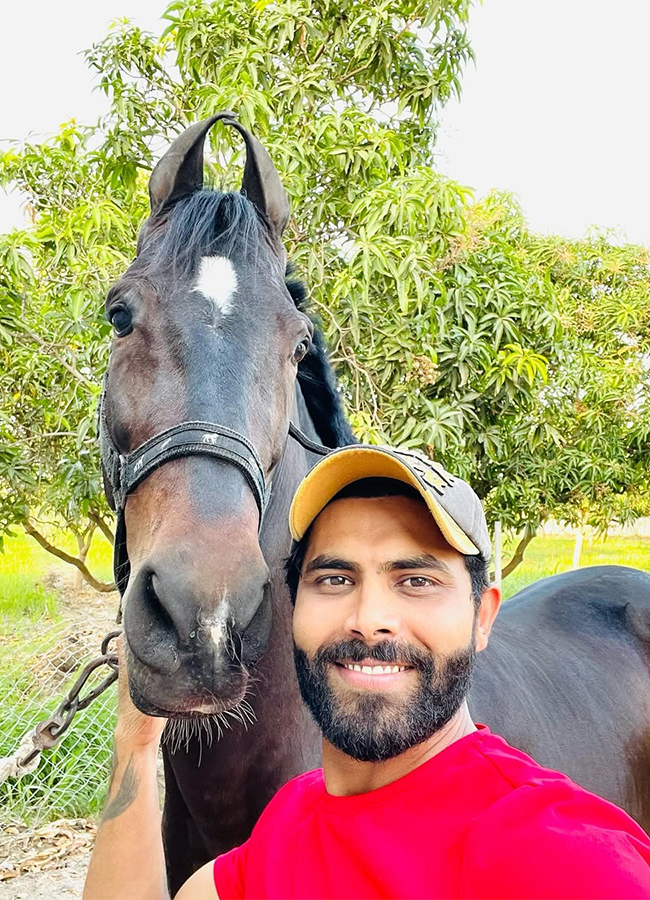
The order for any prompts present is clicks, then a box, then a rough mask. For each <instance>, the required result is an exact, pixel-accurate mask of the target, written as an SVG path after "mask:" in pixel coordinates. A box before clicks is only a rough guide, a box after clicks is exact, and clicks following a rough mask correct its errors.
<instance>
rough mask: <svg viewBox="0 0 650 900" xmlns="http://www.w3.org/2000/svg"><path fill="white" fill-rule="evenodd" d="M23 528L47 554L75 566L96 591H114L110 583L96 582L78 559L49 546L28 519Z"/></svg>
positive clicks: (46, 540) (52, 545)
mask: <svg viewBox="0 0 650 900" xmlns="http://www.w3.org/2000/svg"><path fill="white" fill-rule="evenodd" d="M21 524H22V526H23V528H24V529H25V531H26V532H27V534H29V535H30V536H31V537H33V538H34V540H35V541H36V542H37V543H38V544H40V545H41V547H42V548H43V550H47V552H48V553H51V554H52V556H56V558H57V559H61V560H63V562H65V563H68V564H69V565H71V566H75V567H76V568H77V569H78V570H79V571H80V572H81V575H82V577H83V579H84V581H86V582H87V583H88V584H89V585H90V586H91V587H93V588H95V590H96V591H101V592H102V593H109V592H110V591H114V590H116V588H115V585H114V584H113V583H112V582H110V583H107V582H104V581H98V580H97V579H96V578H95V576H94V575H93V574H92V572H90V571H89V570H88V567H87V566H86V564H85V563H84V562H82V561H81V560H80V559H77V557H76V556H71V555H70V554H69V553H66V552H65V550H60V549H59V548H58V547H55V546H54V544H51V543H50V542H49V541H48V539H47V538H46V537H45V536H44V535H42V534H41V533H40V532H39V531H37V530H36V528H34V526H33V525H32V523H31V522H30V521H29V519H25V520H24V521H23V522H22V523H21Z"/></svg>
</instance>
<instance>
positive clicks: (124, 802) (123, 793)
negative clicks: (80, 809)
mask: <svg viewBox="0 0 650 900" xmlns="http://www.w3.org/2000/svg"><path fill="white" fill-rule="evenodd" d="M139 787H140V779H139V778H138V776H137V775H136V774H135V772H134V769H133V759H129V761H128V763H127V764H126V769H125V770H124V775H122V782H121V784H120V786H119V788H118V789H117V791H116V793H115V796H114V797H113V799H112V800H110V801H109V802H108V804H107V805H106V809H105V810H104V812H103V814H102V822H108V821H109V820H110V819H115V818H117V816H121V815H122V813H123V812H124V811H125V810H126V809H128V808H129V806H130V805H131V804H132V803H133V801H134V800H135V795H136V794H137V793H138V788H139Z"/></svg>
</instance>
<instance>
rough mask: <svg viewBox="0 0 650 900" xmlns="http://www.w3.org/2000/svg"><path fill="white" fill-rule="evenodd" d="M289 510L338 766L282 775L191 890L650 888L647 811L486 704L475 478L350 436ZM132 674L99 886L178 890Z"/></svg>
mask: <svg viewBox="0 0 650 900" xmlns="http://www.w3.org/2000/svg"><path fill="white" fill-rule="evenodd" d="M290 519H291V521H290V525H291V532H292V535H293V537H294V546H293V549H292V553H291V556H290V557H289V559H288V561H287V583H288V585H289V589H290V593H291V597H292V600H293V602H294V604H295V612H294V641H295V662H296V672H297V675H298V683H299V686H300V691H301V693H302V697H303V699H304V701H305V703H306V704H307V706H308V707H309V709H310V711H311V713H312V715H313V716H314V718H315V720H316V722H317V723H318V725H319V727H320V729H321V731H322V734H323V767H322V770H318V771H315V772H308V773H307V774H305V775H301V776H299V777H298V778H295V779H294V780H293V781H291V782H289V783H288V784H287V785H285V786H284V787H283V788H282V789H281V790H280V791H279V792H278V793H277V794H276V796H275V797H274V798H273V800H272V801H271V802H270V804H269V805H268V807H267V808H266V810H265V811H264V813H263V814H262V816H261V818H260V820H259V822H258V823H257V825H256V827H255V829H254V831H253V834H252V835H251V837H250V838H249V840H248V841H247V842H246V843H245V844H244V845H243V846H241V847H239V848H237V849H235V850H233V851H231V852H230V853H227V854H225V855H223V856H220V857H218V858H217V859H216V860H215V861H214V863H210V864H208V865H207V866H204V867H203V868H202V869H200V870H199V871H198V872H196V873H195V874H194V875H193V876H192V877H191V878H190V879H189V880H188V881H187V882H186V884H185V885H184V886H183V887H182V888H181V890H180V891H179V892H178V894H177V898H178V900H201V898H206V900H208V898H210V900H214V898H215V897H221V898H222V900H226V898H343V897H348V898H380V897H382V898H383V897H386V898H389V897H390V898H392V897H394V898H398V897H403V898H414V897H421V898H440V900H443V898H463V900H469V898H474V900H478V898H483V900H487V898H493V900H497V898H499V900H506V898H512V900H515V898H516V900H523V898H539V900H551V898H554V900H560V898H562V900H572V898H576V900H577V898H582V900H584V898H592V900H596V898H602V900H605V898H607V900H614V898H619V900H623V898H625V900H630V898H642V897H643V898H648V897H650V841H649V840H648V838H647V836H646V835H645V833H644V832H643V831H642V830H641V828H639V826H638V825H636V824H635V823H634V822H633V821H632V820H631V819H630V818H629V817H628V816H627V815H626V814H625V813H624V812H623V811H622V810H620V809H618V808H617V807H616V806H613V805H612V804H611V803H608V802H607V801H605V800H602V799H600V798H598V797H596V796H594V795H593V794H590V793H588V792H587V791H584V790H583V789H582V788H580V787H578V786H577V785H576V784H574V783H573V782H572V781H571V780H570V779H569V778H567V777H566V776H564V775H561V774H560V773H558V772H553V771H551V770H549V769H545V768H543V767H541V766H539V765H538V764H537V763H536V762H534V761H533V760H532V759H531V758H530V757H528V756H526V755H525V754H524V753H521V752H520V751H518V750H515V749H514V748H512V747H510V746H509V745H508V744H507V743H506V742H505V741H504V740H503V739H502V738H500V737H498V736H497V735H494V734H492V733H491V732H490V731H489V729H488V728H486V727H484V726H482V725H478V726H477V725H475V724H474V723H473V722H472V719H471V717H470V713H469V710H468V707H467V702H466V696H467V691H468V687H469V684H470V678H471V674H472V668H473V662H474V658H475V655H476V653H478V652H480V651H481V650H483V649H484V648H485V646H486V645H487V642H488V638H489V635H490V629H491V627H492V623H493V622H494V619H495V617H496V615H497V612H498V608H499V602H500V594H499V590H498V588H497V587H495V586H494V585H490V584H489V580H488V563H489V558H490V542H489V537H488V531H487V525H486V521H485V516H484V514H483V509H482V507H481V503H480V501H479V499H478V497H477V496H476V494H475V493H474V492H473V491H472V489H471V488H470V487H469V485H468V484H466V483H465V482H464V481H462V480H461V479H460V478H457V477H455V476H452V475H450V474H449V473H448V472H446V471H445V470H444V469H443V468H442V467H441V466H439V465H436V464H434V463H432V462H431V461H430V460H428V459H427V458H426V457H424V456H421V455H420V454H417V453H412V452H407V451H398V450H394V449H391V448H387V447H386V448H383V447H382V448H379V447H370V446H355V447H347V448H343V449H341V450H338V451H335V452H333V453H332V454H330V455H329V456H328V457H327V458H325V459H324V460H323V461H322V462H320V463H319V464H318V465H317V466H316V467H315V468H314V469H313V470H312V471H311V472H310V474H309V475H308V476H307V477H306V478H305V479H304V481H303V482H302V484H301V485H300V487H299V488H298V491H297V493H296V496H295V498H294V501H293V505H292V508H291V515H290ZM122 668H123V667H122ZM120 677H121V697H120V711H119V713H118V725H117V729H116V754H117V769H116V772H115V776H114V779H113V783H112V786H111V789H110V793H109V804H113V805H114V806H115V804H116V802H117V807H118V810H117V814H112V815H111V817H110V818H109V819H108V820H107V821H105V822H104V823H103V824H102V825H101V827H100V829H99V832H98V835H97V843H96V847H95V851H94V854H93V857H92V860H91V865H90V869H89V873H88V878H87V881H86V889H85V893H84V897H86V898H88V900H104V898H118V900H123V898H127V897H128V898H131V900H135V898H166V897H168V894H167V889H166V886H165V870H164V860H163V851H162V842H161V837H160V815H159V812H158V798H157V788H156V751H157V748H158V742H159V738H160V733H161V730H162V725H161V722H160V720H158V719H156V720H154V719H150V718H148V717H147V716H145V715H143V714H141V713H139V712H138V711H137V710H135V708H134V707H133V706H132V704H131V703H130V701H129V699H128V692H127V690H126V686H125V676H124V674H123V673H122V672H121V675H120ZM503 690H504V691H505V690H508V685H507V684H504V685H503ZM163 724H164V723H163ZM113 813H115V810H113Z"/></svg>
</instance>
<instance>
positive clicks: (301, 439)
mask: <svg viewBox="0 0 650 900" xmlns="http://www.w3.org/2000/svg"><path fill="white" fill-rule="evenodd" d="M289 437H292V438H293V439H294V441H298V443H299V444H300V445H301V446H302V447H304V448H305V450H309V452H310V453H317V454H318V456H327V454H328V453H331V452H332V448H331V447H325V445H324V444H319V443H318V441H312V439H311V438H308V437H307V435H306V434H303V432H302V431H301V430H300V429H299V428H297V427H296V426H295V425H294V424H293V422H289Z"/></svg>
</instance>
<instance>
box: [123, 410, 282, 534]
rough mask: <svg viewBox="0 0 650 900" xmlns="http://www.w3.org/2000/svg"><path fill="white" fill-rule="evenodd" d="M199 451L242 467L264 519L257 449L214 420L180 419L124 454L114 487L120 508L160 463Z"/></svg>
mask: <svg viewBox="0 0 650 900" xmlns="http://www.w3.org/2000/svg"><path fill="white" fill-rule="evenodd" d="M197 455H198V456H211V457H213V458H216V459H220V460H223V461H224V462H228V463H231V464H232V465H234V466H235V467H236V468H237V469H239V471H240V472H241V473H242V474H243V476H244V478H245V479H246V481H247V482H248V485H249V487H250V489H251V490H252V492H253V496H254V497H255V502H256V503H257V508H258V510H259V514H260V522H261V521H262V516H263V514H264V509H265V507H266V500H267V489H266V482H265V478H264V469H263V468H262V463H261V461H260V458H259V456H258V455H257V451H256V450H255V447H253V445H252V444H251V443H250V441H249V440H247V438H245V437H244V435H243V434H239V433H238V432H236V431H233V430H232V429H230V428H226V427H225V426H224V425H216V424H214V423H212V422H198V421H197V422H181V423H180V424H178V425H175V426H174V427H173V428H167V429H166V430H165V431H161V432H160V433H159V434H157V435H156V436H155V437H153V438H151V439H150V440H148V441H146V442H145V443H144V444H141V445H140V446H139V447H138V448H137V449H136V450H134V451H133V452H132V453H129V454H127V455H126V456H121V457H120V464H119V468H118V469H117V472H116V474H117V484H115V485H114V488H113V489H114V494H115V502H116V504H117V506H118V508H124V504H125V503H126V498H127V496H128V495H129V494H130V493H131V491H133V490H134V489H135V488H136V487H137V486H138V485H139V484H140V482H142V481H144V480H145V478H148V476H149V475H151V473H152V472H155V470H156V469H158V468H160V466H162V465H164V464H165V463H166V462H169V461H170V460H173V459H179V458H181V457H183V456H197Z"/></svg>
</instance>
